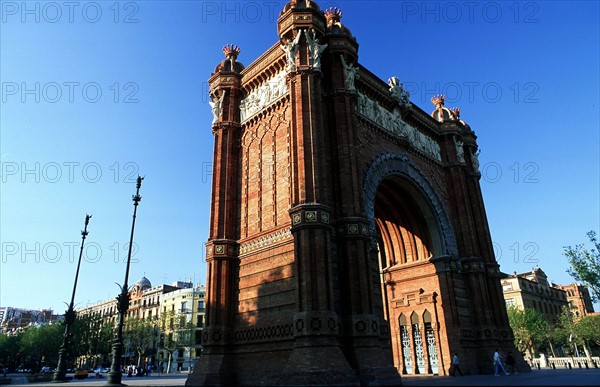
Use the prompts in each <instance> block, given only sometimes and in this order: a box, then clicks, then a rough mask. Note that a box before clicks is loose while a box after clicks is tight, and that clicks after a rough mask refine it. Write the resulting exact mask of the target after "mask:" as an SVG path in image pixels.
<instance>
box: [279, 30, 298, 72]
mask: <svg viewBox="0 0 600 387" xmlns="http://www.w3.org/2000/svg"><path fill="white" fill-rule="evenodd" d="M299 41H300V32H298V33H297V34H296V37H295V38H294V40H291V39H286V40H285V43H284V44H280V45H279V47H281V49H282V50H283V51H285V57H286V59H287V66H286V70H287V71H288V72H290V71H296V53H297V52H298V49H299V48H300V46H299V45H298V42H299Z"/></svg>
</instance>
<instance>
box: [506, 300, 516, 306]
mask: <svg viewBox="0 0 600 387" xmlns="http://www.w3.org/2000/svg"><path fill="white" fill-rule="evenodd" d="M506 306H516V303H515V299H514V298H507V299H506Z"/></svg>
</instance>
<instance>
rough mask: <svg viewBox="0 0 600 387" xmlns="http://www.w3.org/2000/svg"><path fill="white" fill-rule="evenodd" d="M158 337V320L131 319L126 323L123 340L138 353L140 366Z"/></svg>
mask: <svg viewBox="0 0 600 387" xmlns="http://www.w3.org/2000/svg"><path fill="white" fill-rule="evenodd" d="M157 335H158V331H157V321H156V319H153V318H147V319H143V320H142V319H138V318H130V319H128V320H127V321H126V322H125V329H124V332H123V339H124V340H126V341H128V343H129V346H130V347H131V348H133V350H134V351H135V352H136V354H137V358H138V361H137V365H138V366H140V365H141V364H142V359H143V358H144V355H145V354H146V352H147V351H148V349H150V348H151V346H152V345H153V343H154V341H155V340H156V336H157Z"/></svg>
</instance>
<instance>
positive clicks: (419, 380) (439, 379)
mask: <svg viewBox="0 0 600 387" xmlns="http://www.w3.org/2000/svg"><path fill="white" fill-rule="evenodd" d="M10 376H13V384H11V385H12V386H24V385H31V386H39V387H42V386H43V387H50V386H52V387H56V386H57V385H60V384H56V383H28V382H27V378H26V377H25V376H23V375H10ZM186 379H187V374H175V375H157V376H152V377H135V376H134V377H131V378H128V377H126V376H125V377H124V378H123V383H124V384H127V385H129V386H149V387H159V386H183V385H184V384H185V380H186ZM402 383H403V385H404V386H407V387H413V386H414V387H417V386H600V369H597V368H594V369H574V370H533V371H531V372H528V373H519V374H516V375H508V376H506V375H500V376H494V375H476V376H456V377H452V376H403V377H402ZM105 384H106V377H104V378H102V379H96V378H91V377H90V378H89V379H86V380H73V381H70V382H68V383H64V384H63V385H65V386H85V387H92V386H103V385H105Z"/></svg>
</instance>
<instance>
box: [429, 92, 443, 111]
mask: <svg viewBox="0 0 600 387" xmlns="http://www.w3.org/2000/svg"><path fill="white" fill-rule="evenodd" d="M444 102H446V96H445V95H443V94H438V95H435V96H433V98H431V103H432V104H433V105H434V106H435V107H436V108H438V107H440V106H444Z"/></svg>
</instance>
